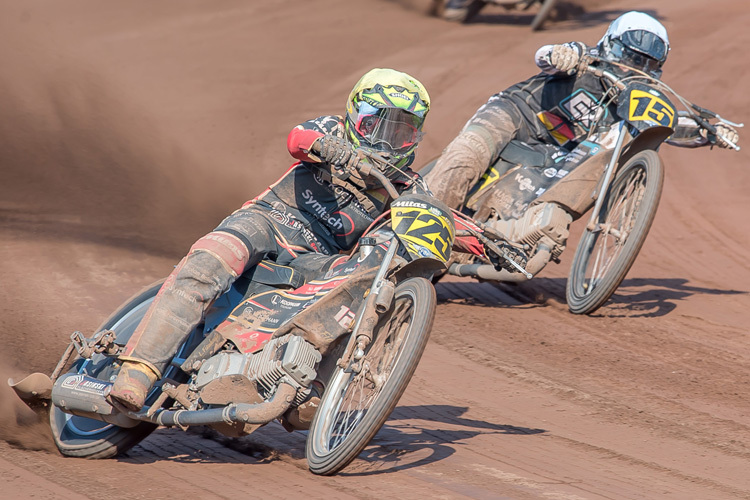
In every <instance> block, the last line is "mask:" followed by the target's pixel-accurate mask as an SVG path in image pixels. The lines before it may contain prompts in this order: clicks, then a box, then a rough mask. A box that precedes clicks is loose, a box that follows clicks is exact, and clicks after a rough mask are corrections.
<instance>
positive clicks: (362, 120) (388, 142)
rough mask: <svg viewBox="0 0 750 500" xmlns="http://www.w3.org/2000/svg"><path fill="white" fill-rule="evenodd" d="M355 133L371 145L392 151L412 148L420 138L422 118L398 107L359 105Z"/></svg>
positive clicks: (364, 103)
mask: <svg viewBox="0 0 750 500" xmlns="http://www.w3.org/2000/svg"><path fill="white" fill-rule="evenodd" d="M354 128H355V129H356V131H357V133H358V134H359V135H360V136H361V137H363V138H364V139H365V140H366V141H367V142H368V143H369V144H370V145H371V146H372V147H374V148H376V149H381V150H386V151H387V150H391V151H394V152H399V151H404V150H408V149H410V148H412V147H413V146H414V145H415V144H417V143H418V142H419V141H420V140H421V139H422V135H423V134H422V132H421V128H422V118H420V117H418V116H417V115H415V114H412V113H410V112H408V111H405V110H403V109H400V108H376V107H374V106H372V105H370V104H367V103H366V102H363V103H361V104H360V106H359V113H358V114H357V120H356V122H355V123H354Z"/></svg>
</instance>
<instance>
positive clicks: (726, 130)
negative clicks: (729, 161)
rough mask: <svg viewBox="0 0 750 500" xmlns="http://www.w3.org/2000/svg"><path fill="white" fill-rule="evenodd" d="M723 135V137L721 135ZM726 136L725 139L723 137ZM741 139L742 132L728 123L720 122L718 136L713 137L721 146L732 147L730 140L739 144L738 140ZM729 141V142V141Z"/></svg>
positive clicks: (717, 129)
mask: <svg viewBox="0 0 750 500" xmlns="http://www.w3.org/2000/svg"><path fill="white" fill-rule="evenodd" d="M720 136H721V137H720ZM722 137H724V138H725V139H726V140H725V139H722ZM739 140H740V134H738V133H737V131H736V130H735V129H733V128H732V127H730V126H729V125H727V124H726V123H718V124H717V125H716V136H715V137H714V139H713V141H712V142H713V143H714V144H716V145H717V146H719V147H720V148H732V147H733V146H732V145H731V144H729V143H730V142H731V143H732V144H734V145H737V141H739ZM727 141H729V142H727Z"/></svg>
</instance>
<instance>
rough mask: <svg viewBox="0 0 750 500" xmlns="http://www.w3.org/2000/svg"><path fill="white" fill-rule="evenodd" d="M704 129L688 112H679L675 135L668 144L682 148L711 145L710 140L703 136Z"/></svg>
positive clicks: (668, 140) (670, 137)
mask: <svg viewBox="0 0 750 500" xmlns="http://www.w3.org/2000/svg"><path fill="white" fill-rule="evenodd" d="M701 130H702V127H701V126H700V125H699V124H698V122H696V121H695V120H694V119H693V117H692V116H690V114H689V113H688V112H687V111H678V112H677V125H676V126H675V128H674V133H673V134H672V135H671V136H669V138H668V139H667V140H666V142H667V144H671V145H672V146H679V147H681V148H698V147H701V146H706V145H708V144H709V140H708V138H707V137H706V136H705V135H704V134H701Z"/></svg>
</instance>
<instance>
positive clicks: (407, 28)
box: [0, 0, 750, 500]
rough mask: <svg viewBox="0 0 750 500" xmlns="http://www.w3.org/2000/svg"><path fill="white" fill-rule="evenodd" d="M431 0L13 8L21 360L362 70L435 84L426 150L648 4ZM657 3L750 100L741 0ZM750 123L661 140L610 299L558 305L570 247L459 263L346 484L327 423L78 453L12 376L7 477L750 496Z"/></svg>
mask: <svg viewBox="0 0 750 500" xmlns="http://www.w3.org/2000/svg"><path fill="white" fill-rule="evenodd" d="M428 3H429V2H428V1H427V0H408V1H407V2H405V3H399V2H388V1H384V0H370V1H365V0H315V1H302V0H295V1H290V2H283V3H280V2H240V1H231V0H226V1H223V2H201V1H183V2H177V1H169V2H159V3H154V2H146V1H141V0H138V1H131V2H125V3H121V4H116V3H106V5H105V3H102V2H98V1H93V0H89V1H83V0H69V1H68V2H65V3H59V2H52V1H49V0H47V1H43V0H40V1H38V2H33V3H32V2H11V1H3V2H2V3H1V4H0V33H3V35H4V37H3V38H4V43H3V44H2V45H0V62H2V65H1V66H0V242H1V243H0V276H2V286H1V287H0V331H1V332H2V333H0V346H1V350H0V378H1V379H3V380H4V379H5V378H6V377H8V376H13V377H18V376H19V375H22V374H24V373H26V372H28V371H32V370H39V371H47V372H49V371H50V370H51V369H52V367H53V366H54V364H55V363H56V361H57V357H58V356H59V354H60V353H61V352H62V350H63V349H64V346H65V344H66V339H67V336H68V335H69V334H70V332H72V331H74V330H82V331H84V332H90V331H91V330H92V329H94V328H95V327H96V326H97V324H98V323H99V322H100V321H101V320H102V319H103V318H104V317H106V316H107V315H108V313H109V311H111V310H112V309H113V308H114V307H116V306H117V305H118V304H119V303H120V302H121V301H122V300H123V299H124V298H126V297H128V296H129V295H131V294H132V293H133V292H135V291H136V290H138V289H139V288H141V287H142V286H145V285H146V284H148V283H150V282H151V281H154V280H156V279H158V278H160V277H162V276H164V275H166V274H167V273H168V272H169V271H170V269H171V266H172V265H173V264H174V263H176V262H177V260H178V259H179V258H180V257H181V255H182V254H183V252H185V251H186V250H187V248H188V247H189V245H190V244H191V243H192V241H193V240H195V239H196V238H197V237H199V236H201V235H202V234H204V233H205V232H207V231H208V230H210V229H211V228H213V227H214V225H215V224H216V223H217V222H218V221H219V220H221V218H222V217H223V216H224V215H225V214H226V213H228V212H229V211H231V210H232V209H234V208H235V207H237V206H238V205H240V204H241V203H242V202H243V201H245V200H246V199H248V198H250V197H252V196H254V195H255V194H257V192H259V191H260V190H261V189H262V188H264V187H265V186H266V185H268V184H269V183H270V182H272V181H273V180H275V179H276V177H277V176H278V175H279V173H280V172H282V171H283V170H284V169H285V168H286V167H287V166H288V165H289V164H290V162H291V160H290V159H289V158H288V154H287V153H286V149H285V137H286V134H287V132H288V130H289V129H290V128H291V127H292V126H294V125H295V124H296V123H298V122H299V121H302V120H304V119H307V118H309V117H314V116H319V115H321V114H326V113H332V112H333V113H340V112H343V105H344V99H345V96H346V95H347V94H348V91H349V90H350V88H351V86H352V85H353V83H354V82H355V81H356V80H357V78H358V77H359V76H360V75H361V74H363V73H364V72H365V71H367V70H368V69H370V68H372V67H378V66H379V67H394V68H397V69H401V70H403V71H407V72H409V73H411V74H413V75H415V76H417V77H418V78H420V79H421V80H422V81H423V83H425V85H426V86H427V88H428V89H429V91H430V93H431V96H432V99H433V111H432V112H431V114H430V117H429V118H428V121H427V126H426V130H427V136H426V139H425V141H424V143H423V146H422V148H421V151H420V155H421V158H422V160H427V159H428V158H430V157H432V156H433V155H435V154H437V153H439V151H440V150H441V149H442V147H443V146H445V144H446V143H447V142H448V141H449V140H450V139H451V138H452V137H453V136H454V134H455V133H456V132H457V131H458V130H459V128H460V127H461V126H462V125H463V123H464V122H465V120H466V119H467V118H468V117H469V116H470V115H471V113H472V112H473V111H474V110H475V109H476V108H477V107H478V106H479V105H480V104H481V103H482V102H484V100H485V99H486V97H487V96H489V95H490V94H491V93H493V92H495V91H497V90H500V89H502V88H504V87H505V86H507V85H510V84H512V83H513V82H515V81H518V80H520V79H522V78H525V77H526V76H528V75H529V74H531V73H532V72H533V71H534V66H533V62H532V55H533V53H534V51H535V50H536V49H537V48H538V47H539V46H540V45H542V44H545V43H552V42H557V41H568V40H581V41H584V42H587V43H590V44H593V43H595V42H596V41H597V40H598V39H599V37H600V36H601V34H602V33H603V31H604V29H605V28H606V25H607V23H608V22H609V21H610V20H612V19H613V18H614V17H616V16H617V15H619V14H620V13H621V12H623V11H626V10H630V9H641V10H646V11H649V10H648V9H650V8H651V5H653V2H645V1H639V0H635V1H630V2H625V1H619V0H616V1H609V2H607V1H602V0H591V1H589V2H587V3H586V6H587V10H588V12H587V13H585V14H581V15H578V16H577V17H576V18H575V19H573V20H567V21H561V22H558V23H555V24H552V25H550V27H549V29H548V30H545V31H543V32H540V33H532V32H531V31H529V29H528V28H527V27H526V26H524V25H523V24H521V23H520V21H524V20H523V19H522V20H520V21H519V20H517V19H515V18H510V17H507V16H504V15H503V11H502V10H501V9H499V8H488V9H486V10H485V11H484V13H483V16H482V17H481V18H480V19H478V21H477V22H475V23H472V24H470V25H466V26H461V25H453V24H449V23H446V22H443V21H441V20H438V19H433V18H429V17H427V16H425V15H424V11H425V10H426V8H427V4H428ZM709 5H710V7H709ZM649 12H654V13H655V14H656V15H657V16H658V17H659V18H660V19H662V20H663V21H664V23H665V24H666V26H667V28H668V29H669V32H670V38H671V41H672V46H673V50H672V53H671V55H670V60H669V62H668V64H667V65H666V67H665V80H666V81H667V82H668V83H669V84H670V85H672V86H673V87H674V88H676V89H677V90H679V91H680V92H681V93H682V94H684V95H685V97H687V98H688V99H692V100H695V101H698V102H699V103H700V104H702V105H704V106H706V107H708V108H710V109H715V110H717V111H719V112H720V113H721V114H723V115H725V116H727V117H728V118H730V119H733V120H735V121H743V120H747V119H748V118H747V117H748V116H749V113H750V98H749V97H748V95H747V94H746V92H747V84H746V83H745V82H746V79H747V78H748V77H750V55H748V49H747V47H750V30H748V29H747V26H748V25H750V10H749V9H748V8H747V5H746V2H745V1H744V0H714V1H713V2H710V3H709V2H706V1H705V0H663V1H662V2H659V7H658V9H656V10H653V11H649ZM526 20H528V19H526ZM745 135H746V134H745ZM743 139H744V142H745V144H743V146H746V148H745V149H743V150H742V151H741V152H739V153H730V152H727V151H718V150H713V151H710V150H708V149H703V150H678V149H676V148H670V147H665V148H664V149H663V151H662V153H663V158H664V160H665V162H666V163H667V170H668V172H667V179H666V185H665V190H664V196H663V198H662V202H661V206H660V209H659V214H658V215H657V218H656V222H655V224H654V227H653V229H652V231H651V235H650V236H649V239H648V241H647V242H646V245H645V247H644V249H643V251H642V252H641V255H640V257H639V259H638V261H637V262H636V264H635V266H634V268H633V269H632V270H631V272H630V274H629V275H628V277H627V279H626V281H625V282H624V284H623V286H622V287H621V289H620V290H619V291H618V293H617V294H616V295H615V296H614V298H613V300H612V301H611V302H610V303H609V305H607V306H606V307H604V308H603V309H601V310H600V311H599V313H598V314H596V315H594V316H593V317H577V316H573V315H571V314H569V313H568V312H567V308H566V306H565V303H564V302H565V301H564V288H565V279H566V276H567V271H568V267H569V262H570V258H571V257H572V253H573V252H572V249H571V250H569V251H568V253H567V254H565V255H564V258H563V262H562V263H561V264H560V265H557V266H555V265H553V266H550V267H548V268H547V269H545V270H544V272H543V274H542V275H541V276H540V277H539V278H538V279H536V280H534V281H532V282H530V283H527V284H525V285H523V286H517V287H495V286H492V285H489V284H478V283H474V282H471V281H461V280H457V279H456V280H447V281H446V282H441V283H440V284H439V286H438V292H439V296H440V298H441V305H440V307H439V312H438V318H437V321H436V326H435V328H434V330H433V334H432V340H431V343H430V345H429V346H428V348H427V351H426V353H425V356H424V358H423V360H422V363H421V364H420V367H419V369H418V371H417V373H416V375H415V378H414V381H413V383H412V384H411V386H410V387H409V389H408V390H407V393H406V394H405V396H404V397H403V398H402V400H401V405H400V406H399V407H398V408H397V409H396V411H395V413H394V414H393V416H392V419H391V420H390V421H389V422H388V423H387V424H386V426H385V427H384V428H383V430H382V431H381V432H380V433H379V434H378V436H377V437H376V439H375V440H374V441H373V443H372V444H371V446H370V447H368V448H367V450H366V451H365V452H364V453H363V454H362V455H361V456H360V458H359V459H358V460H356V461H355V462H354V464H353V465H352V466H351V467H349V468H348V469H346V470H345V471H344V473H342V474H340V475H339V476H336V477H333V478H320V477H315V476H313V475H312V474H310V473H309V472H307V470H306V465H305V462H304V457H303V448H304V439H305V436H304V435H303V434H302V433H293V434H287V433H286V432H285V431H284V430H283V429H281V427H280V426H276V425H269V426H266V427H265V428H263V429H261V430H259V431H258V432H256V433H255V434H253V435H251V436H248V437H246V438H243V439H239V440H234V441H232V442H227V441H226V440H218V441H217V440H215V439H210V437H209V436H203V435H201V434H200V432H192V431H191V432H188V433H183V432H182V431H179V430H174V429H160V430H158V431H156V432H155V433H154V434H153V435H152V436H151V437H149V438H148V439H147V440H145V441H144V442H143V443H142V445H139V446H137V447H136V448H134V449H133V450H132V451H131V452H129V453H128V455H127V456H126V457H122V458H119V459H116V460H105V461H82V460H72V459H63V458H61V457H60V456H59V455H58V454H57V453H56V451H55V450H54V447H53V446H52V445H51V441H50V439H49V437H48V436H47V434H46V432H47V431H46V428H45V427H44V426H43V425H41V424H38V423H35V422H34V418H33V415H32V414H31V413H30V412H29V411H27V410H26V409H25V407H22V406H21V405H20V404H18V403H16V401H15V396H14V395H13V394H12V393H11V391H10V390H9V389H8V388H7V387H5V384H4V383H3V384H0V438H2V440H0V492H1V493H0V497H2V498H13V499H15V498H29V497H34V498H40V499H45V498H65V499H68V498H71V499H72V498H124V497H126V496H127V497H128V498H167V497H169V498H183V497H189V496H190V497H195V498H228V497H236V496H238V495H240V496H249V497H251V498H296V497H298V496H305V497H308V498H327V499H328V498H422V497H426V496H428V495H429V496H431V497H433V498H513V499H541V498H546V499H549V498H552V499H564V500H573V499H582V498H583V499H623V498H627V499H641V498H643V499H653V498H660V499H661V498H665V499H730V498H731V499H733V498H750V334H749V332H748V330H749V328H748V326H747V325H748V320H749V319H750V313H749V312H748V311H750V296H749V295H748V294H749V291H750V264H748V262H750V250H748V249H750V223H748V220H747V217H748V214H750V201H748V200H749V199H750V198H749V197H748V194H747V193H748V192H750V171H749V170H748V153H747V151H748V150H750V146H748V143H747V140H748V138H747V137H744V138H743ZM575 242H576V239H573V241H572V245H571V246H573V245H574V244H575Z"/></svg>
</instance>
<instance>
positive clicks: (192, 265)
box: [110, 116, 425, 410]
mask: <svg viewBox="0 0 750 500" xmlns="http://www.w3.org/2000/svg"><path fill="white" fill-rule="evenodd" d="M343 131H344V127H343V122H342V118H341V117H338V116H324V117H320V118H317V119H315V120H311V121H307V122H305V123H303V124H301V125H299V126H297V127H295V128H294V129H293V130H292V131H291V133H290V134H289V137H288V140H287V146H288V149H289V152H290V154H291V155H292V156H293V157H294V158H296V159H298V160H300V161H299V162H297V163H295V164H294V165H293V166H292V167H291V168H290V169H289V170H288V171H287V172H286V173H285V174H284V175H283V176H282V177H281V178H280V179H279V180H278V181H277V182H275V183H274V184H273V185H271V186H270V187H269V188H268V189H266V190H265V191H264V192H263V193H261V194H260V195H259V196H258V197H256V198H254V199H252V200H250V201H248V202H247V203H245V204H244V205H243V206H242V207H241V208H240V209H239V210H237V211H235V212H234V213H232V214H231V215H230V216H229V217H227V218H226V219H224V220H223V221H222V222H221V224H219V225H218V227H217V228H216V229H215V230H214V231H212V232H211V233H209V234H207V235H206V236H204V237H202V238H200V239H199V240H198V241H196V242H195V244H194V245H193V246H192V247H191V249H190V251H189V253H188V255H187V256H186V257H184V258H183V259H182V260H181V261H180V263H179V264H178V265H177V267H176V268H175V270H174V271H173V272H172V273H171V274H170V276H169V277H168V278H167V280H166V282H165V283H164V285H163V286H162V288H161V290H160V291H159V293H158V295H157V297H156V298H155V300H154V302H153V304H152V305H151V306H150V308H149V310H148V312H147V314H146V316H145V318H144V320H143V321H142V322H141V324H140V325H139V326H138V328H137V329H136V331H135V332H134V334H133V336H132V337H131V339H130V341H129V342H128V343H127V345H126V347H125V350H124V352H123V353H122V355H121V356H120V359H121V360H122V361H124V362H125V363H124V364H123V369H122V370H121V372H120V375H119V376H118V378H117V380H116V382H115V384H114V387H113V389H112V392H111V393H110V398H111V399H114V400H116V401H117V402H119V403H121V404H124V405H125V406H127V407H129V408H131V409H136V410H137V409H139V408H140V407H141V406H142V405H143V402H144V398H145V394H146V393H147V391H148V389H149V388H150V386H151V385H152V384H153V383H154V382H155V381H156V380H157V379H158V378H159V377H160V376H161V374H162V373H163V370H164V369H165V368H166V366H167V364H168V363H169V361H170V360H171V358H172V356H174V354H175V352H176V350H177V348H178V347H179V345H180V344H181V343H182V342H183V341H184V340H185V338H186V337H187V335H188V334H189V332H190V331H191V330H192V329H193V328H195V326H196V325H197V324H198V323H199V322H200V321H201V319H202V318H203V316H204V314H205V312H206V311H207V309H208V308H209V307H210V305H211V304H212V303H213V302H214V300H215V299H216V298H217V297H218V296H220V295H221V294H222V293H224V292H226V291H227V290H228V289H229V287H230V286H231V285H232V283H233V282H234V281H235V280H236V279H237V278H238V276H240V275H241V274H243V273H244V272H245V271H247V270H249V269H250V268H252V267H253V266H255V265H257V264H258V263H259V262H260V261H261V260H263V259H269V260H272V261H275V262H276V263H277V264H281V265H287V264H290V263H291V262H292V261H295V260H296V259H298V258H299V257H300V256H302V255H308V254H311V253H312V254H317V255H320V256H321V257H323V258H322V259H304V260H305V261H306V262H307V263H308V264H307V265H310V262H313V263H316V264H322V263H325V262H328V261H330V260H331V259H326V258H325V256H335V255H338V254H339V253H342V252H346V251H348V250H350V249H351V248H352V247H353V246H354V245H355V244H356V243H357V241H358V239H359V237H360V236H361V235H362V233H363V232H364V231H365V230H366V229H367V228H368V227H369V226H370V224H371V223H372V222H373V220H374V219H375V218H376V217H377V216H378V215H380V214H381V213H383V212H384V211H385V210H386V209H387V208H388V206H389V203H390V201H391V200H390V198H389V196H388V193H387V192H386V191H385V189H383V188H382V187H381V186H371V185H369V184H368V183H367V182H366V181H365V180H363V179H361V178H360V177H358V175H357V174H356V172H354V173H351V174H350V175H348V176H346V179H341V178H340V177H344V176H342V175H341V174H342V172H341V168H340V166H337V165H333V164H330V163H326V162H323V161H321V160H320V159H318V158H317V157H315V156H314V155H312V154H310V153H309V151H310V147H311V145H312V143H313V142H314V141H315V140H317V139H319V138H321V137H323V136H324V135H325V134H327V135H335V136H339V137H343V136H344V132H343ZM392 182H393V184H394V185H395V187H396V188H397V190H399V191H401V192H405V191H410V192H417V193H424V192H425V188H424V184H423V182H422V180H421V179H420V178H419V176H418V175H417V174H415V173H413V172H412V171H411V170H410V169H408V168H402V169H401V170H400V171H399V172H397V173H396V174H395V175H394V176H393V178H392Z"/></svg>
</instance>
